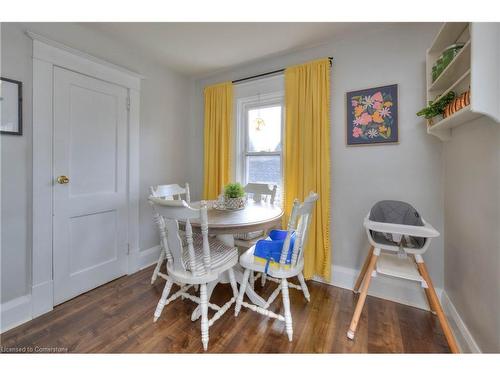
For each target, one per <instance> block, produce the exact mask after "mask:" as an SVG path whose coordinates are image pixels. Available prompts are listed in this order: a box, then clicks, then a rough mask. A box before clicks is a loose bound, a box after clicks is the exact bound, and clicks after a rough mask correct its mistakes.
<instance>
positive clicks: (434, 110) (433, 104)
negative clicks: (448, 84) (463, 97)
mask: <svg viewBox="0 0 500 375" xmlns="http://www.w3.org/2000/svg"><path fill="white" fill-rule="evenodd" d="M455 96H456V94H455V92H454V91H450V92H449V93H447V94H446V95H445V96H443V97H442V98H439V100H437V101H432V100H431V101H430V102H429V105H428V106H427V107H425V108H422V109H421V110H420V111H418V112H417V116H419V117H422V116H423V117H424V118H426V119H427V120H429V125H432V119H433V118H434V117H436V116H439V115H442V114H443V113H444V109H445V107H446V106H447V105H448V104H449V103H451V102H452V101H453V100H454V99H455Z"/></svg>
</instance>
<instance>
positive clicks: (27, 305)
mask: <svg viewBox="0 0 500 375" xmlns="http://www.w3.org/2000/svg"><path fill="white" fill-rule="evenodd" d="M29 320H31V295H30V294H27V295H25V296H21V297H18V298H14V299H12V300H10V301H7V302H5V303H2V307H1V313H0V333H1V332H5V331H8V330H9V329H11V328H14V327H17V326H18V325H21V324H23V323H26V322H27V321H29Z"/></svg>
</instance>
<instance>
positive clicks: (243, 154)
mask: <svg viewBox="0 0 500 375" xmlns="http://www.w3.org/2000/svg"><path fill="white" fill-rule="evenodd" d="M276 106H281V151H249V147H248V146H249V134H248V111H250V110H252V109H257V108H269V107H276ZM236 110H237V112H236V113H237V116H236V118H237V121H236V132H235V133H236V142H235V145H236V147H235V155H236V157H235V177H236V179H237V180H238V181H241V183H242V184H243V185H246V184H247V183H248V181H247V157H249V156H279V157H280V170H281V186H282V187H283V182H284V180H283V177H284V176H283V141H284V129H285V95H284V92H283V91H276V92H271V93H265V94H260V95H252V96H248V97H244V98H240V99H238V100H237V106H236Z"/></svg>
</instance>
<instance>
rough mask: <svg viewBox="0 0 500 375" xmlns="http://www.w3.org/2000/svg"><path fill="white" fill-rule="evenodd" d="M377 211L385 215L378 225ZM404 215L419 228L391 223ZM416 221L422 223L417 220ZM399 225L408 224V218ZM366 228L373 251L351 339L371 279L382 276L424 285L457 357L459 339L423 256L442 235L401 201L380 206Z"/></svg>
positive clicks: (361, 280)
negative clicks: (439, 297) (445, 311)
mask: <svg viewBox="0 0 500 375" xmlns="http://www.w3.org/2000/svg"><path fill="white" fill-rule="evenodd" d="M384 205H385V207H383V206H384ZM376 207H377V209H378V210H379V211H381V210H383V211H382V215H380V214H379V216H381V217H382V220H383V221H382V220H381V219H380V218H377V219H376V220H378V221H375V218H374V215H372V212H373V210H374V209H375V208H376ZM398 211H399V212H398ZM403 214H404V215H409V216H413V219H412V220H411V221H413V222H418V224H417V225H405V224H401V223H395V222H391V221H392V220H391V218H390V216H392V217H395V216H396V217H397V216H399V218H401V217H402V216H403ZM415 217H417V218H418V219H417V220H415ZM399 221H400V222H404V221H405V220H404V217H403V219H402V220H399ZM399 221H398V222H399ZM363 225H364V227H365V230H366V234H367V236H368V241H369V243H370V250H369V252H368V255H367V257H366V259H365V262H364V264H363V267H362V268H361V272H360V274H359V276H358V279H357V280H356V283H355V285H354V292H355V293H358V292H359V288H360V286H361V285H362V287H361V292H360V295H359V299H358V302H357V304H356V308H355V310H354V314H353V317H352V320H351V324H350V326H349V330H348V331H347V337H348V338H349V339H351V340H354V336H355V334H356V328H357V326H358V322H359V318H360V316H361V312H362V310H363V306H364V303H365V300H366V296H367V294H368V288H369V287H370V281H371V278H372V277H373V276H375V275H378V274H380V275H387V276H390V277H397V278H402V279H406V280H411V281H415V282H418V283H420V285H421V286H422V288H424V291H425V295H426V297H427V301H428V303H429V308H430V310H431V311H432V312H434V313H435V314H436V315H437V316H438V319H439V321H440V323H441V326H442V327H443V331H444V334H445V337H446V340H447V341H448V345H449V346H450V349H451V351H452V352H453V353H457V352H458V347H457V344H456V342H455V338H454V337H453V334H452V332H451V329H450V326H449V324H448V321H447V319H446V316H445V314H444V312H443V309H442V307H441V304H440V303H439V299H438V297H437V295H436V291H435V290H434V286H433V284H432V280H431V278H430V276H429V273H428V272H427V267H426V266H425V263H424V259H423V258H422V254H424V253H425V252H426V251H427V250H428V249H429V245H430V243H431V239H432V238H435V237H438V236H439V232H438V231H437V230H436V229H434V228H433V227H432V226H431V225H430V224H429V223H427V222H426V221H425V220H424V219H423V218H420V215H419V214H418V212H417V211H416V210H415V209H414V208H413V207H412V206H411V205H409V204H408V203H405V202H399V201H381V202H378V203H377V204H376V205H375V206H374V208H372V210H371V211H370V213H368V215H366V217H365V219H364V222H363Z"/></svg>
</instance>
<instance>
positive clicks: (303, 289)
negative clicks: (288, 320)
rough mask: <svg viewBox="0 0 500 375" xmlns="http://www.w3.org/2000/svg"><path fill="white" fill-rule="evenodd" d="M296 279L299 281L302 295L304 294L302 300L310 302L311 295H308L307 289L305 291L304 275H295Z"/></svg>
mask: <svg viewBox="0 0 500 375" xmlns="http://www.w3.org/2000/svg"><path fill="white" fill-rule="evenodd" d="M297 278H298V279H299V283H300V287H301V288H302V293H304V298H305V299H306V300H307V302H310V301H311V295H310V294H309V289H307V284H306V281H305V280H304V275H303V274H302V272H301V273H299V274H298V275H297Z"/></svg>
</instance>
